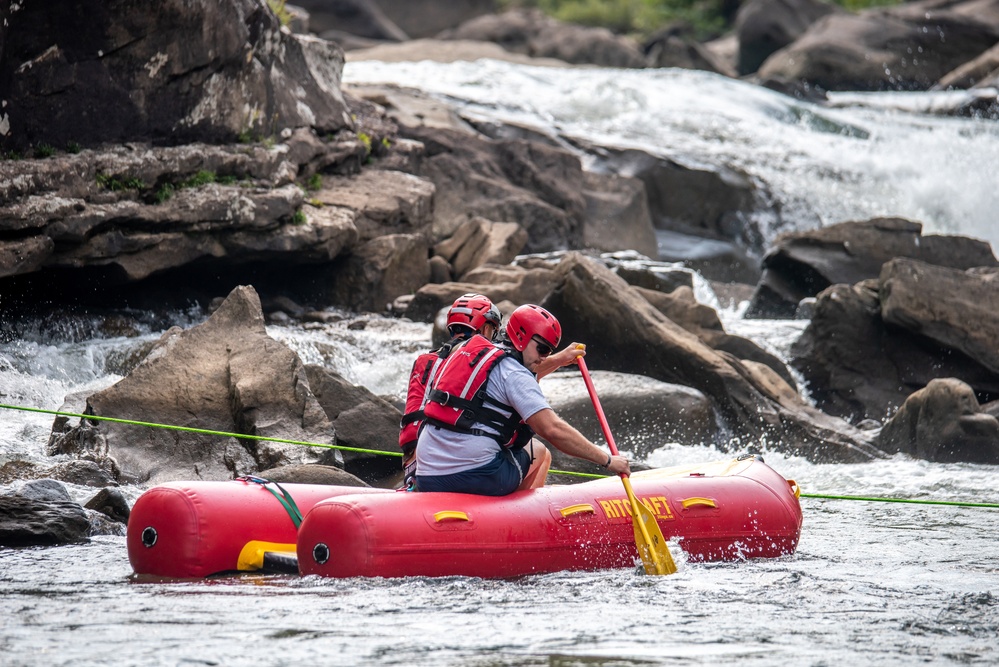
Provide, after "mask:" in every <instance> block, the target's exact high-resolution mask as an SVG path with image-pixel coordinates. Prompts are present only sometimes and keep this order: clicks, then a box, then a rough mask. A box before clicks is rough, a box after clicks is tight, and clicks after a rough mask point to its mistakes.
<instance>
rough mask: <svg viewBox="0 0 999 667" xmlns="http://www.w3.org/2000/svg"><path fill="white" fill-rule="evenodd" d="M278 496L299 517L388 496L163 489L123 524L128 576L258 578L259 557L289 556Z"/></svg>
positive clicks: (318, 490)
mask: <svg viewBox="0 0 999 667" xmlns="http://www.w3.org/2000/svg"><path fill="white" fill-rule="evenodd" d="M261 481H263V480H261ZM283 492H287V496H288V497H289V498H291V499H292V501H293V502H294V506H295V508H297V511H298V512H300V513H301V514H305V513H306V512H308V511H309V510H310V509H311V508H312V506H313V505H315V504H316V503H318V502H319V501H320V500H326V499H327V498H331V497H333V496H338V495H343V494H346V493H350V494H363V493H388V494H390V495H391V494H392V492H391V491H387V490H385V489H371V488H368V487H357V486H322V485H318V484H282V485H280V486H278V485H276V484H273V483H271V484H267V485H263V484H260V483H256V482H252V481H248V480H245V479H238V480H232V481H229V482H170V483H168V484H161V485H159V486H155V487H153V488H151V489H149V490H148V491H146V492H145V493H143V494H142V495H141V496H139V499H138V500H136V501H135V505H134V507H132V511H131V514H130V515H129V517H128V532H127V537H126V542H127V543H128V560H129V562H130V563H131V564H132V569H133V570H134V571H135V573H136V574H143V575H153V576H157V577H171V578H194V577H207V576H210V575H213V574H220V573H223V572H233V571H256V570H261V569H264V562H265V557H267V558H269V557H276V555H278V554H288V555H292V556H293V555H294V553H295V537H296V535H297V533H298V528H297V526H296V524H295V518H294V516H293V515H295V514H296V512H295V510H294V509H292V510H291V511H289V508H288V507H287V504H288V501H287V499H285V494H284V493H283ZM282 500H283V502H282ZM278 569H283V568H278Z"/></svg>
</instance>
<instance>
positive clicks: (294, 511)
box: [236, 475, 302, 529]
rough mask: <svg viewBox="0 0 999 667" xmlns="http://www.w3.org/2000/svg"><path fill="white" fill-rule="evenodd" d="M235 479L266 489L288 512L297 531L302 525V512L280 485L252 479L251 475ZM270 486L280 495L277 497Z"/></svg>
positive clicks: (267, 480) (255, 478) (265, 480)
mask: <svg viewBox="0 0 999 667" xmlns="http://www.w3.org/2000/svg"><path fill="white" fill-rule="evenodd" d="M236 479H237V480H242V481H246V482H253V483H254V484H259V485H260V486H262V487H264V488H265V489H267V490H268V491H269V492H270V494H271V495H272V496H274V497H275V498H277V500H278V502H279V503H281V504H282V505H283V506H284V509H285V511H286V512H288V516H289V517H291V522H292V523H293V524H295V528H296V529H297V528H298V527H299V526H301V525H302V512H301V511H300V510H299V509H298V505H296V504H295V499H294V498H292V497H291V494H290V493H288V492H287V491H286V490H285V489H284V488H283V487H282V486H281V485H280V484H278V483H277V482H272V481H270V480H269V479H264V478H263V477H254V476H253V475H244V476H242V477H237V478H236ZM270 484H273V485H274V486H276V487H277V488H278V491H280V492H281V494H280V495H278V492H277V491H275V490H274V489H272V488H271V487H270V486H269V485H270Z"/></svg>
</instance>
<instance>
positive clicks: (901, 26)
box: [758, 0, 999, 90]
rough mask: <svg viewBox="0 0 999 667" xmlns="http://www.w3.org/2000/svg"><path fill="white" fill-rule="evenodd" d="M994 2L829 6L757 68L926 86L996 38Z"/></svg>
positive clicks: (765, 74)
mask: <svg viewBox="0 0 999 667" xmlns="http://www.w3.org/2000/svg"><path fill="white" fill-rule="evenodd" d="M976 4H977V5H979V6H982V5H989V6H991V8H992V11H991V12H982V11H980V10H978V9H977V8H973V7H972V6H973V5H976ZM995 6H996V3H995V2H994V0H986V1H985V2H966V3H960V2H952V1H947V2H944V1H941V0H926V1H924V2H912V3H905V4H902V5H900V6H898V7H890V8H887V9H871V10H867V11H864V12H860V13H858V14H852V13H833V14H829V15H828V16H825V17H823V18H821V19H819V20H818V21H816V22H815V23H813V24H812V25H811V26H810V27H809V29H808V30H807V31H806V32H805V33H804V34H803V35H802V36H801V37H799V38H798V39H797V40H795V41H794V42H792V43H791V44H790V45H788V46H786V47H785V48H783V49H780V50H779V51H777V52H776V53H774V54H773V55H771V56H770V57H769V58H767V60H766V61H765V62H764V63H763V64H762V65H761V66H760V68H759V72H758V74H759V76H760V77H761V78H764V79H778V80H784V81H801V82H804V83H806V84H808V85H810V86H818V87H819V88H822V89H825V90H926V89H928V88H929V87H931V86H932V85H933V84H935V83H936V82H937V81H938V80H939V79H940V78H941V77H943V76H944V75H945V74H947V73H948V72H950V71H951V70H953V69H955V68H956V67H958V66H960V65H962V64H963V63H966V62H968V61H969V60H971V59H973V58H975V57H977V56H978V55H979V54H980V53H982V52H983V51H985V50H986V49H988V48H989V47H991V46H992V45H994V44H995V43H996V41H999V22H997V21H996V20H995V10H994V8H995Z"/></svg>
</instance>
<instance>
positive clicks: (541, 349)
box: [531, 336, 555, 357]
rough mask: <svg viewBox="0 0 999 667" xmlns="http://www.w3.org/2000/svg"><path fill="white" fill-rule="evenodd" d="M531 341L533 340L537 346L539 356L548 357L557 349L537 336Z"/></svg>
mask: <svg viewBox="0 0 999 667" xmlns="http://www.w3.org/2000/svg"><path fill="white" fill-rule="evenodd" d="M531 340H533V341H534V344H535V345H536V346H537V349H538V355H539V356H542V357H547V356H548V355H549V354H551V353H552V352H554V351H555V348H553V347H552V346H551V345H549V344H548V343H547V342H545V341H544V340H543V339H541V338H538V337H537V336H534V337H533V338H531Z"/></svg>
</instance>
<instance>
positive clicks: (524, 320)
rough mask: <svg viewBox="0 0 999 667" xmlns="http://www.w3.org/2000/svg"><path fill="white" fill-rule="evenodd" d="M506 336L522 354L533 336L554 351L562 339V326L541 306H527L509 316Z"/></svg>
mask: <svg viewBox="0 0 999 667" xmlns="http://www.w3.org/2000/svg"><path fill="white" fill-rule="evenodd" d="M506 335H507V337H509V338H510V342H511V343H513V346H514V347H515V348H517V351H518V352H523V351H524V348H526V347H527V344H528V343H529V342H531V339H532V338H533V337H535V336H538V337H540V338H541V339H542V340H544V341H545V342H546V343H548V344H549V345H550V346H551V347H552V348H553V349H554V348H556V347H558V342H559V341H560V340H561V339H562V325H560V324H559V323H558V320H556V319H555V316H554V315H552V314H551V313H549V312H548V311H547V310H545V309H544V308H542V307H541V306H535V305H533V304H527V305H524V306H520V307H519V308H517V310H515V311H513V312H512V313H511V314H510V319H509V320H507V323H506Z"/></svg>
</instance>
